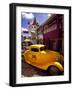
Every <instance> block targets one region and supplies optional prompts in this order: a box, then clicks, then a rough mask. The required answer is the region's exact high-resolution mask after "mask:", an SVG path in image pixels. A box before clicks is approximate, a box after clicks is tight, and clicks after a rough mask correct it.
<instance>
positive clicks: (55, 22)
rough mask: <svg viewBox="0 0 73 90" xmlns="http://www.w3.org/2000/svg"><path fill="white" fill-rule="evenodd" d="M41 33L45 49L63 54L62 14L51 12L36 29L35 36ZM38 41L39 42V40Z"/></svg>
mask: <svg viewBox="0 0 73 90" xmlns="http://www.w3.org/2000/svg"><path fill="white" fill-rule="evenodd" d="M40 35H43V37H42V42H43V44H45V45H46V47H47V49H50V50H54V51H59V52H60V53H62V54H64V15H62V14H55V15H54V14H53V15H51V17H50V18H49V19H48V20H47V21H46V22H45V23H44V24H43V25H41V26H40V27H39V28H38V29H37V38H38V39H39V40H40V38H39V36H40ZM39 43H40V42H39Z"/></svg>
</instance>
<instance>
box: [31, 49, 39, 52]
mask: <svg viewBox="0 0 73 90" xmlns="http://www.w3.org/2000/svg"><path fill="white" fill-rule="evenodd" d="M31 51H34V52H39V50H38V49H37V48H31Z"/></svg>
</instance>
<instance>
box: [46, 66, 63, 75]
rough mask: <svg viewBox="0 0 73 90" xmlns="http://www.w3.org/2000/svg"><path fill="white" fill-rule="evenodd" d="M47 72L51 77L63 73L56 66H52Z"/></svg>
mask: <svg viewBox="0 0 73 90" xmlns="http://www.w3.org/2000/svg"><path fill="white" fill-rule="evenodd" d="M47 71H48V73H49V75H61V71H60V70H59V69H58V68H57V67H56V66H50V67H49V68H48V70H47Z"/></svg>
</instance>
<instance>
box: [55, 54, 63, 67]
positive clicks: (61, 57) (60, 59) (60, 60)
mask: <svg viewBox="0 0 73 90" xmlns="http://www.w3.org/2000/svg"><path fill="white" fill-rule="evenodd" d="M56 61H57V62H59V63H60V64H62V65H63V66H64V57H63V56H62V55H59V56H58V57H57V58H56Z"/></svg>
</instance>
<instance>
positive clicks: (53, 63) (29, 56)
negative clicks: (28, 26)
mask: <svg viewBox="0 0 73 90" xmlns="http://www.w3.org/2000/svg"><path fill="white" fill-rule="evenodd" d="M24 60H25V61H26V62H27V63H28V64H31V65H32V66H35V67H37V68H39V69H42V70H46V71H48V72H49V73H50V74H51V75H59V74H60V73H61V72H64V57H63V56H62V55H60V54H59V52H55V51H51V50H47V49H46V48H45V45H41V44H35V45H30V46H29V50H26V51H25V52H24Z"/></svg>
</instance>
